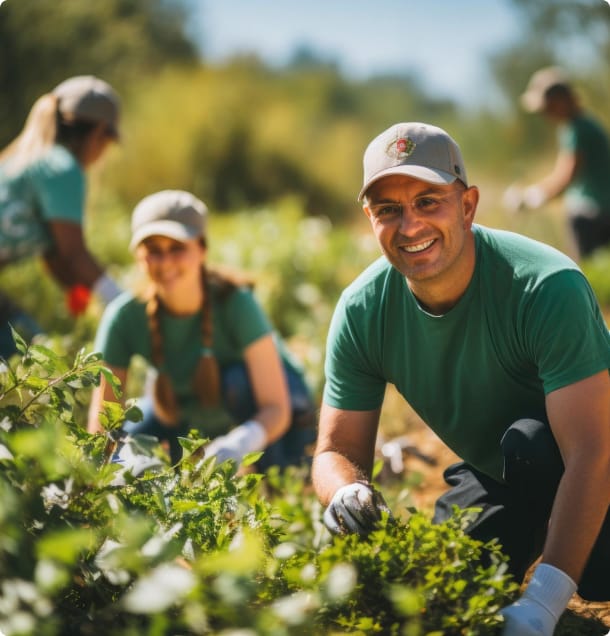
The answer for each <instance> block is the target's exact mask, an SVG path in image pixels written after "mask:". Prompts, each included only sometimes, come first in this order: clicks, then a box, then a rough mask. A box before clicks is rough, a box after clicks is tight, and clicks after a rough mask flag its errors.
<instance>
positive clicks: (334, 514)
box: [323, 481, 392, 536]
mask: <svg viewBox="0 0 610 636" xmlns="http://www.w3.org/2000/svg"><path fill="white" fill-rule="evenodd" d="M382 512H387V513H388V514H389V515H390V516H391V515H392V513H391V511H390V509H389V508H388V506H387V504H386V502H385V501H384V499H383V497H382V496H381V493H379V492H378V491H377V490H375V489H374V488H373V486H371V484H369V483H367V482H364V481H356V482H354V483H353V484H348V485H347V486H342V487H341V488H339V490H337V492H336V493H335V494H334V495H333V498H332V499H331V502H330V504H329V505H328V508H326V510H325V511H324V517H323V520H324V525H325V526H326V527H327V528H328V529H329V530H330V532H332V533H333V534H348V533H350V532H352V533H356V534H359V535H360V536H366V535H367V534H368V533H369V532H370V531H371V530H373V528H374V526H375V524H376V523H377V522H378V521H379V520H380V519H381V513H382Z"/></svg>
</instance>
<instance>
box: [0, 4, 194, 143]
mask: <svg viewBox="0 0 610 636" xmlns="http://www.w3.org/2000/svg"><path fill="white" fill-rule="evenodd" d="M185 25H186V9H185V7H184V6H183V4H182V0H104V2H83V1H82V0H62V1H61V2H57V1H56V0H19V1H15V0H9V1H8V2H5V3H4V4H2V5H1V6H0V94H2V100H1V101H0V146H4V145H5V144H6V143H7V142H8V141H10V139H12V138H13V137H14V136H15V135H16V134H17V133H18V132H19V130H20V129H21V126H22V125H23V122H24V120H25V118H26V116H27V113H28V112H29V109H30V107H31V105H32V104H33V103H34V101H35V100H36V99H37V98H38V97H39V96H40V95H42V94H43V93H45V92H47V91H49V90H51V89H52V88H53V87H54V86H55V85H57V84H58V83H59V82H61V81H62V80H64V79H66V78H67V77H70V76H72V75H79V74H94V75H99V76H101V77H103V78H104V79H105V80H107V81H109V82H110V83H111V84H113V85H114V86H115V87H117V89H119V92H122V91H121V88H127V87H128V85H129V82H130V80H131V79H132V78H134V77H137V76H141V75H142V74H146V73H150V74H153V73H155V72H158V70H159V69H161V68H163V67H164V66H166V65H168V64H172V63H191V62H194V61H196V60H197V48H196V46H195V44H194V43H193V42H191V41H190V39H189V38H188V36H187V35H186V31H185Z"/></svg>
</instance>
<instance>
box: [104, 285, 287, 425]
mask: <svg viewBox="0 0 610 636" xmlns="http://www.w3.org/2000/svg"><path fill="white" fill-rule="evenodd" d="M212 293H213V295H212V320H213V324H212V328H213V332H212V333H213V344H212V349H213V351H214V355H215V357H216V359H217V361H218V364H219V365H220V366H221V367H222V366H224V365H227V364H230V363H234V362H240V361H243V359H244V350H245V349H246V348H247V347H248V345H250V344H252V343H253V342H255V341H256V340H258V339H259V338H261V337H263V336H265V335H267V334H270V333H272V334H273V333H274V332H273V328H272V326H271V323H270V322H269V320H268V318H267V316H266V314H265V313H264V311H263V309H262V307H261V306H260V304H259V303H258V301H257V300H256V298H255V296H254V294H253V293H252V291H251V289H249V288H247V287H239V288H237V289H236V290H235V291H233V292H231V293H230V294H229V295H228V296H226V297H223V298H222V299H221V298H219V297H218V295H217V294H215V293H214V292H213V289H212ZM145 307H146V305H145V303H144V302H143V301H142V300H140V299H139V298H136V297H134V296H133V295H132V294H131V293H124V294H122V295H121V296H119V297H118V298H116V299H115V300H113V301H112V302H111V303H109V304H108V306H107V307H106V309H105V311H104V314H103V316H102V319H101V321H100V324H99V327H98V330H97V334H96V338H95V343H94V350H95V351H99V352H101V354H102V356H103V359H104V361H105V362H106V363H108V364H110V365H112V366H115V367H119V368H123V369H127V368H129V365H130V363H131V360H132V358H133V357H134V356H136V355H138V356H141V357H142V358H144V360H146V361H147V362H148V363H149V364H150V365H152V344H151V336H150V330H149V327H148V319H147V317H146V310H145ZM201 319H202V316H201V312H197V313H196V314H193V315H191V316H186V317H178V316H172V315H170V314H168V313H165V312H162V313H161V315H160V326H161V333H162V340H163V353H164V358H165V360H164V366H163V370H164V371H165V372H166V373H167V374H168V375H169V377H170V379H171V381H172V386H173V388H174V391H175V392H176V396H177V398H178V402H179V405H180V409H181V412H182V417H183V418H184V419H186V420H188V421H189V423H190V425H192V426H197V427H198V428H199V429H200V430H201V432H202V433H205V434H209V435H212V436H215V435H219V434H221V433H223V432H226V430H228V428H230V426H231V425H232V424H233V423H234V422H233V421H232V420H231V418H230V417H229V416H228V414H227V413H225V412H224V411H223V410H222V409H205V408H203V407H202V406H201V405H200V403H199V401H198V399H197V396H196V395H195V393H194V391H193V386H192V383H193V375H194V372H195V369H196V367H197V363H198V361H199V357H200V356H201V353H202V338H201ZM274 335H275V334H274ZM276 343H277V345H278V349H279V352H280V355H281V357H282V359H283V361H284V364H286V365H288V366H290V367H292V368H293V369H295V370H297V368H296V367H295V365H294V362H293V361H292V359H291V357H290V355H289V354H288V352H287V351H286V350H285V347H284V345H283V343H282V341H281V340H280V339H279V338H276Z"/></svg>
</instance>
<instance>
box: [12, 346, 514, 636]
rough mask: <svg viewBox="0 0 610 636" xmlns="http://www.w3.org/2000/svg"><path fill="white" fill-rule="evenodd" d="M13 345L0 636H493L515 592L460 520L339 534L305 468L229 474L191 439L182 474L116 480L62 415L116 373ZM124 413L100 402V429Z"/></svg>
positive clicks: (85, 360) (81, 357)
mask: <svg viewBox="0 0 610 636" xmlns="http://www.w3.org/2000/svg"><path fill="white" fill-rule="evenodd" d="M17 339H18V345H19V349H20V352H21V355H20V356H16V357H15V358H14V359H13V360H12V361H11V362H10V364H8V363H6V364H3V365H2V368H1V369H0V465H1V468H2V470H1V472H0V501H1V502H2V505H1V507H0V632H2V633H3V634H5V636H17V635H25V634H36V635H37V636H60V635H61V636H70V635H89V634H92V635H93V634H105V635H108V636H131V635H134V636H135V635H136V634H138V635H142V634H146V635H150V636H161V635H170V634H171V635H178V634H180V635H183V636H189V635H195V634H224V635H225V636H227V635H230V634H233V635H234V636H237V635H238V634H239V635H240V636H247V635H258V634H260V635H263V636H266V635H268V636H271V635H273V636H282V635H287V636H289V635H301V634H302V635H305V634H308V635H309V634H320V635H322V634H342V633H350V634H377V633H378V634H396V635H398V634H401V635H406V636H417V635H421V636H423V635H424V634H427V635H428V636H432V635H440V634H447V635H453V634H455V635H470V636H475V635H478V634H481V635H483V634H497V633H498V626H499V625H500V623H501V619H500V618H499V617H498V614H497V612H498V610H499V608H500V607H502V606H503V605H504V604H506V603H507V602H508V601H509V600H510V599H511V598H512V597H514V595H515V593H516V585H515V584H514V583H513V582H511V580H510V578H509V577H508V575H506V574H505V572H504V567H505V566H504V565H503V562H504V557H503V556H502V555H501V553H500V551H499V548H498V546H496V545H493V544H489V545H485V546H484V545H482V544H480V543H478V542H475V541H473V540H472V539H469V538H468V537H466V536H465V535H464V534H463V532H462V529H461V526H462V524H463V522H464V520H465V518H466V513H460V514H456V516H455V518H454V519H453V520H451V522H449V523H446V524H442V525H438V526H434V525H432V524H431V522H430V520H429V519H427V518H426V517H425V516H424V515H423V514H421V513H419V512H416V511H412V512H411V516H410V518H409V519H408V521H406V522H404V521H396V520H391V519H384V520H383V521H382V523H381V524H380V527H379V529H378V530H376V531H375V532H374V533H372V534H371V536H370V539H369V540H366V541H364V540H362V539H359V538H357V537H354V536H349V537H343V538H335V539H333V538H331V537H330V536H329V535H328V533H327V532H326V530H325V529H324V528H323V526H322V524H321V523H320V513H321V509H320V506H319V504H318V502H317V501H316V499H315V497H314V496H313V494H312V492H311V488H310V486H309V484H308V481H307V468H306V467H302V468H300V469H298V468H295V469H292V470H289V471H287V472H285V473H284V474H280V473H279V472H277V471H270V472H269V473H268V474H267V475H265V476H263V475H260V474H255V473H249V474H243V475H242V474H238V473H236V467H235V466H234V465H233V464H232V463H230V462H227V463H224V464H221V465H216V462H215V460H214V459H210V460H201V459H200V453H199V452H198V451H199V449H200V448H201V445H202V444H203V443H204V441H205V440H202V439H200V438H198V437H197V435H195V434H192V435H191V436H190V437H189V438H188V439H186V438H185V439H184V440H183V446H184V458H183V460H182V461H181V462H180V464H179V465H178V466H175V467H171V466H169V465H167V464H165V467H163V468H162V469H161V470H160V471H159V472H156V473H148V474H146V475H145V476H143V477H139V478H134V477H133V476H131V474H130V473H125V474H123V480H122V485H114V484H117V483H118V482H117V481H116V477H117V471H120V470H121V467H120V466H119V465H118V464H113V463H111V462H110V457H111V455H112V451H113V444H112V439H111V437H108V438H105V437H104V436H92V435H89V434H88V433H86V432H85V431H84V430H83V428H82V426H81V425H79V424H77V423H76V422H75V420H74V411H75V409H76V407H77V406H78V405H79V403H80V400H82V396H83V395H86V394H87V389H88V387H90V386H91V385H92V384H95V383H96V382H97V381H98V378H99V376H100V374H104V375H105V376H106V377H107V378H108V379H109V380H110V381H112V382H115V380H114V378H112V376H110V374H109V372H108V370H106V369H105V368H104V367H103V366H101V362H100V360H99V356H98V355H97V354H88V355H87V354H85V353H84V352H79V354H78V355H77V357H76V361H75V363H74V364H73V365H72V366H70V365H67V364H66V363H65V362H64V361H63V360H62V359H60V358H59V357H57V356H56V355H55V354H54V353H53V352H52V351H50V350H49V349H46V348H45V347H43V346H41V345H36V344H34V345H30V346H27V345H26V344H25V343H24V342H23V341H22V340H20V339H19V338H18V336H17ZM116 388H117V390H118V387H116ZM123 415H124V414H123V412H122V411H121V410H120V409H118V408H111V407H110V405H108V408H107V410H106V413H105V423H106V426H107V428H108V429H109V430H112V429H114V428H117V427H119V426H120V422H121V420H122V418H123ZM139 441H140V443H141V451H142V452H143V453H148V454H152V453H156V452H159V451H158V450H156V448H155V447H154V446H152V445H150V446H148V445H147V444H146V441H147V440H146V439H145V438H142V440H139ZM256 458H257V455H253V456H251V457H249V458H247V460H246V462H245V463H251V462H254V461H256ZM483 551H486V552H488V553H489V555H490V558H491V563H492V565H490V566H489V567H483V566H482V565H479V564H478V563H479V557H480V555H481V554H482V552H483Z"/></svg>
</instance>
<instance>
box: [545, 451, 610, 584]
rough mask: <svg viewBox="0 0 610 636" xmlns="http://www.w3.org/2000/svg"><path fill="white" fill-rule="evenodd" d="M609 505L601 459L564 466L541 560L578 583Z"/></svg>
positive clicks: (609, 481)
mask: <svg viewBox="0 0 610 636" xmlns="http://www.w3.org/2000/svg"><path fill="white" fill-rule="evenodd" d="M609 505H610V474H609V469H608V461H607V460H605V459H604V458H599V459H597V460H596V459H593V458H584V457H583V459H582V460H580V461H578V462H572V463H571V465H569V466H568V467H566V470H565V472H564V474H563V477H562V479H561V481H560V484H559V488H558V490H557V494H556V496H555V503H554V504H553V509H552V512H551V522H550V525H549V532H548V536H547V540H546V544H545V547H544V551H543V555H542V560H543V561H544V562H545V563H549V564H550V565H553V566H555V567H556V568H559V569H560V570H563V571H564V572H565V573H566V574H568V575H569V576H570V577H571V578H572V579H573V580H574V581H576V582H577V583H578V581H579V580H580V578H581V576H582V573H583V570H584V568H585V565H586V563H587V559H588V558H589V554H590V553H591V550H592V548H593V545H594V543H595V540H596V539H597V536H598V534H599V531H600V529H601V526H602V523H603V521H604V518H605V516H606V512H607V510H608V506H609Z"/></svg>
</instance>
